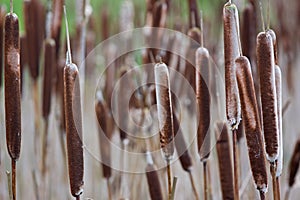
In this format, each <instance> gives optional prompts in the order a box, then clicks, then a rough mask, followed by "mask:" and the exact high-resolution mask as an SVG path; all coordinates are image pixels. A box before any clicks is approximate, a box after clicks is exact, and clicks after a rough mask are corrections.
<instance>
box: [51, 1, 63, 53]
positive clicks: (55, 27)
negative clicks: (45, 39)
mask: <svg viewBox="0 0 300 200" xmlns="http://www.w3.org/2000/svg"><path fill="white" fill-rule="evenodd" d="M63 4H64V0H53V1H52V12H53V16H52V23H51V38H53V39H54V40H55V45H56V48H55V49H56V50H55V52H56V53H55V56H56V58H58V53H59V48H60V31H61V23H62V15H63Z"/></svg>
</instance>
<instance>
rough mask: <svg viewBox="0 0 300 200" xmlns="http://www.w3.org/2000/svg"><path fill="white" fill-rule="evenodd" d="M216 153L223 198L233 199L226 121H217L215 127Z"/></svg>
mask: <svg viewBox="0 0 300 200" xmlns="http://www.w3.org/2000/svg"><path fill="white" fill-rule="evenodd" d="M215 132H216V135H217V136H219V139H218V141H217V153H218V160H219V173H220V181H221V188H222V196H223V199H234V184H233V169H232V164H231V163H232V161H231V148H230V142H229V136H228V130H227V126H226V123H223V122H217V123H216V128H215Z"/></svg>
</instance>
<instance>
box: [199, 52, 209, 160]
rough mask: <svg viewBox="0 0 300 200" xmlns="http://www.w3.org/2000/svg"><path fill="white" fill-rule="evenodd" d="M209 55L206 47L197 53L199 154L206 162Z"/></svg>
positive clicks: (207, 153) (207, 150) (207, 147)
mask: <svg viewBox="0 0 300 200" xmlns="http://www.w3.org/2000/svg"><path fill="white" fill-rule="evenodd" d="M209 80H210V78H209V53H208V50H207V49H206V48H204V47H200V48H198V49H197V51H196V96H197V105H198V112H199V116H198V117H199V119H198V122H199V125H198V130H197V138H198V143H197V146H198V153H199V155H200V160H201V161H205V160H206V159H207V158H208V156H209V152H210V135H209V124H210V94H209Z"/></svg>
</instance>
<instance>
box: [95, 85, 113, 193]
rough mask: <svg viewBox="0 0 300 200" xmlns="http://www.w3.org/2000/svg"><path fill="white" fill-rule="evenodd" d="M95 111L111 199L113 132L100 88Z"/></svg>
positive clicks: (104, 171)
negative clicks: (111, 144)
mask: <svg viewBox="0 0 300 200" xmlns="http://www.w3.org/2000/svg"><path fill="white" fill-rule="evenodd" d="M95 112H96V116H97V120H98V125H99V126H98V129H99V143H100V154H101V161H102V174H103V177H104V178H106V180H107V187H108V188H107V189H108V196H109V199H112V197H111V195H112V194H111V188H110V185H109V178H110V177H111V168H110V163H111V149H110V139H111V136H112V133H111V131H110V129H109V128H108V118H107V115H108V112H109V111H108V107H107V105H106V102H105V100H104V98H103V95H102V92H101V91H100V90H98V91H97V94H96V104H95Z"/></svg>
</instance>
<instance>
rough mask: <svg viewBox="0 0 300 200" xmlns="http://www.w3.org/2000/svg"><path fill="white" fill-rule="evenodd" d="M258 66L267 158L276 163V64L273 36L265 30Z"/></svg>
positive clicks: (262, 36)
mask: <svg viewBox="0 0 300 200" xmlns="http://www.w3.org/2000/svg"><path fill="white" fill-rule="evenodd" d="M257 66H258V68H259V75H260V91H261V104H262V113H263V128H264V136H265V137H264V138H265V144H266V153H267V159H268V160H269V161H270V162H271V163H274V162H275V161H276V159H277V157H278V153H279V148H278V141H279V133H278V132H279V131H278V124H277V123H278V119H277V118H278V117H277V100H276V88H275V71H274V69H275V66H274V52H273V43H272V37H271V36H270V34H268V33H265V32H262V33H260V34H258V36H257Z"/></svg>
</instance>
